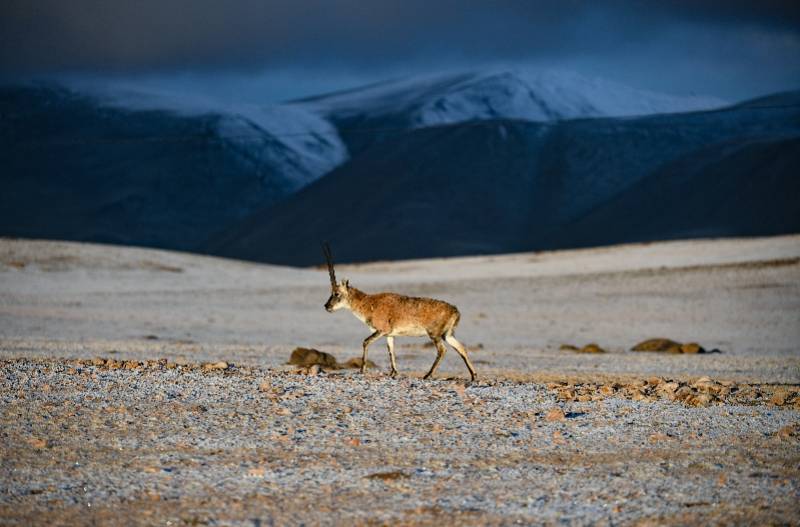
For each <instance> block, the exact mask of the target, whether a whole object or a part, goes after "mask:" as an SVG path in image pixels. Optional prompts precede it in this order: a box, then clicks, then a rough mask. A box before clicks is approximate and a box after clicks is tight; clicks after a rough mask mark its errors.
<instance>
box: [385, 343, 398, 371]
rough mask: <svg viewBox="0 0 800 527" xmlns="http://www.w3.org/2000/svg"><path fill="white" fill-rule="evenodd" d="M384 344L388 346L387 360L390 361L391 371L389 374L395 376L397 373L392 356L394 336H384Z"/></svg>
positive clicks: (395, 362) (395, 363)
mask: <svg viewBox="0 0 800 527" xmlns="http://www.w3.org/2000/svg"><path fill="white" fill-rule="evenodd" d="M386 346H387V347H388V348H389V360H390V361H391V362H392V371H391V372H390V373H389V375H391V376H392V377H395V376H396V375H397V361H395V358H394V337H386Z"/></svg>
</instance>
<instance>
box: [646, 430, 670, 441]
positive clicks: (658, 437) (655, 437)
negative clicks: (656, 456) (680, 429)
mask: <svg viewBox="0 0 800 527" xmlns="http://www.w3.org/2000/svg"><path fill="white" fill-rule="evenodd" d="M647 439H648V441H650V442H651V443H661V442H663V441H668V440H669V439H670V437H669V436H668V435H667V434H664V433H661V432H656V433H654V434H650V437H648V438H647Z"/></svg>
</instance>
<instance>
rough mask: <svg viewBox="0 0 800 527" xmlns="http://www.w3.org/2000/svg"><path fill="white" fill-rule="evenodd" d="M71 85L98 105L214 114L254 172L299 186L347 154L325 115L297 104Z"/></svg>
mask: <svg viewBox="0 0 800 527" xmlns="http://www.w3.org/2000/svg"><path fill="white" fill-rule="evenodd" d="M74 89H76V90H79V92H80V93H83V94H86V95H89V96H91V97H92V98H93V99H95V100H96V101H97V103H98V104H99V105H100V106H104V107H109V108H118V109H120V110H127V111H139V112H141V111H165V112H170V113H172V114H174V115H177V116H183V117H197V116H203V115H212V116H215V117H216V118H217V119H216V122H217V125H216V128H215V131H216V133H217V134H218V136H219V137H220V139H222V140H223V141H224V142H225V144H227V145H228V146H229V147H230V148H231V149H232V150H233V151H234V152H236V153H237V154H238V155H239V156H241V158H242V160H243V161H244V162H246V163H247V164H249V165H250V166H251V168H252V169H253V170H255V171H257V172H262V171H263V170H262V169H263V168H266V169H267V170H268V172H269V174H270V177H273V178H275V177H279V178H280V179H282V180H283V181H282V185H281V186H284V187H285V188H286V189H287V190H288V191H290V192H293V191H295V190H298V189H300V188H302V187H304V186H305V185H307V184H308V183H310V182H312V181H314V180H315V179H317V178H318V177H320V176H322V175H323V174H325V173H326V172H329V171H330V170H333V169H334V168H335V167H336V166H338V165H340V164H341V163H343V162H344V161H345V160H346V159H347V148H346V147H345V145H344V143H343V142H342V140H341V139H340V138H339V134H338V133H337V131H336V128H335V127H334V126H333V125H332V124H331V123H330V122H329V121H328V120H326V119H325V118H323V117H321V116H319V115H317V114H316V113H314V112H311V111H308V110H305V109H303V108H301V107H298V106H290V105H268V106H262V105H257V104H247V103H241V104H225V103H221V102H219V101H216V100H213V99H209V98H207V97H199V96H192V95H186V94H176V93H170V92H158V91H153V90H147V91H145V90H142V89H141V88H137V87H135V86H130V87H129V86H125V85H116V84H115V85H111V86H107V85H103V84H92V83H79V84H76V85H75V86H74Z"/></svg>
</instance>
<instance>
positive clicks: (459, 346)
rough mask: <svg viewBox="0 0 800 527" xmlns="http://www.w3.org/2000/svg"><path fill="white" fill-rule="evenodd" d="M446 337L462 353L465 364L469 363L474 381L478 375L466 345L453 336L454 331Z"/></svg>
mask: <svg viewBox="0 0 800 527" xmlns="http://www.w3.org/2000/svg"><path fill="white" fill-rule="evenodd" d="M444 339H445V340H446V341H447V343H448V344H450V345H451V346H453V349H455V350H456V352H457V353H458V354H459V355H461V358H462V359H464V364H466V365H467V369H468V370H469V375H470V377H471V378H472V380H473V381H474V380H476V379H477V378H478V375H477V374H476V373H475V368H473V367H472V363H471V362H470V361H469V357H468V356H467V349H466V348H465V347H464V345H463V344H461V343H460V342H459V341H458V340H457V339H456V338H455V337H454V336H453V334H452V333H450V334H449V335H447V336H445V337H444Z"/></svg>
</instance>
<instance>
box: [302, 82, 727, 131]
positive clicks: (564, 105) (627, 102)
mask: <svg viewBox="0 0 800 527" xmlns="http://www.w3.org/2000/svg"><path fill="white" fill-rule="evenodd" d="M298 104H299V105H302V106H304V107H306V108H309V109H311V110H313V111H315V112H318V113H320V114H321V115H324V116H326V117H329V118H331V119H333V120H334V121H346V120H350V119H354V118H360V119H377V118H388V117H394V118H399V119H402V120H405V121H406V123H407V124H408V125H409V126H410V127H412V128H422V127H425V126H434V125H440V124H453V123H460V122H465V121H473V120H483V119H497V118H504V119H520V120H525V121H538V122H542V121H556V120H564V119H575V118H584V117H627V116H640V115H649V114H656V113H676V112H689V111H698V110H708V109H712V108H718V107H721V106H724V105H726V104H727V103H726V102H725V101H723V100H721V99H717V98H714V97H703V96H686V97H677V96H672V95H665V94H660V93H655V92H651V91H646V90H637V89H633V88H630V87H628V86H625V85H622V84H618V83H615V82H610V81H606V80H602V79H596V78H589V77H584V76H581V75H578V74H576V73H572V72H559V71H547V70H545V71H524V70H510V71H486V72H472V73H457V74H448V75H436V76H430V77H421V78H412V79H408V80H400V81H393V82H384V83H379V84H375V85H372V86H367V87H365V88H358V89H355V90H349V91H346V92H340V93H334V94H330V95H324V96H321V97H315V98H312V99H306V100H304V101H299V102H298Z"/></svg>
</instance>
